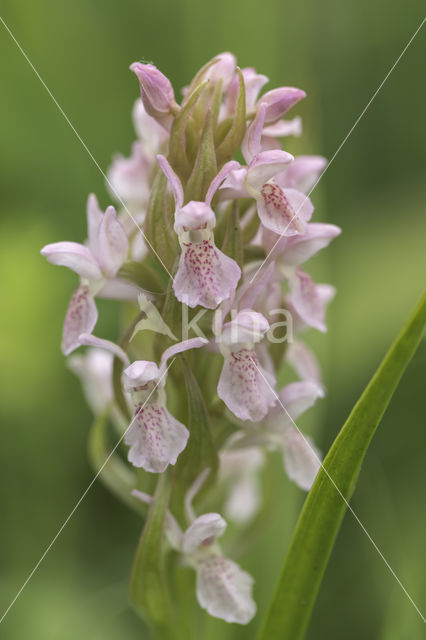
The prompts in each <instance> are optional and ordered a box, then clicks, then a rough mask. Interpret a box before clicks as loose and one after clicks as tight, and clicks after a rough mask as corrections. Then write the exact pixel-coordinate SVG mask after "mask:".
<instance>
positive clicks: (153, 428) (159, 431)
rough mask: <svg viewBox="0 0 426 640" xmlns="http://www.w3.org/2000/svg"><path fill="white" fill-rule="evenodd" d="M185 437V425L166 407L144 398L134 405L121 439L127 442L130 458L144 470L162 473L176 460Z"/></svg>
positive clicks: (185, 441)
mask: <svg viewBox="0 0 426 640" xmlns="http://www.w3.org/2000/svg"><path fill="white" fill-rule="evenodd" d="M188 438H189V431H188V429H187V428H186V427H185V426H184V425H183V424H182V423H181V422H179V421H178V420H176V418H174V417H173V416H172V415H171V414H170V413H169V412H168V411H167V409H166V407H164V406H162V405H159V404H156V403H154V402H152V403H151V402H145V403H141V404H139V405H137V406H136V407H135V416H134V418H133V420H132V422H131V425H130V427H129V428H128V430H127V431H126V435H125V438H124V441H125V443H126V444H127V445H129V446H130V449H129V454H128V459H129V462H131V463H132V464H133V465H134V466H135V467H142V468H143V469H145V471H150V472H152V473H162V472H163V471H165V469H166V468H167V467H168V465H169V464H175V463H176V460H177V458H178V456H179V454H180V453H181V452H182V451H183V450H184V449H185V447H186V443H187V441H188Z"/></svg>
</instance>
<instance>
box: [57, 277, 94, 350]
mask: <svg viewBox="0 0 426 640" xmlns="http://www.w3.org/2000/svg"><path fill="white" fill-rule="evenodd" d="M97 320H98V311H97V309H96V305H95V302H94V300H93V298H92V296H91V295H90V293H89V287H88V286H87V285H85V284H81V285H80V286H79V287H78V289H77V290H76V291H75V292H74V293H73V295H72V298H71V300H70V303H69V306H68V311H67V314H66V316H65V322H64V328H63V333H62V352H63V353H64V354H65V355H66V356H67V355H69V354H70V353H71V352H72V351H74V350H75V349H77V348H78V347H79V346H80V342H79V337H80V336H81V334H82V333H92V331H93V329H94V328H95V325H96V322H97Z"/></svg>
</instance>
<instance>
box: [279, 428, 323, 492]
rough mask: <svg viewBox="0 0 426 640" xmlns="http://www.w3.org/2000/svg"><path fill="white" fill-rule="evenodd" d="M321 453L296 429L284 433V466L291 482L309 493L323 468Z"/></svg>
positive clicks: (289, 429) (309, 439)
mask: <svg viewBox="0 0 426 640" xmlns="http://www.w3.org/2000/svg"><path fill="white" fill-rule="evenodd" d="M321 458H322V455H321V452H320V451H319V449H317V448H316V447H315V445H314V443H313V441H312V440H311V438H309V437H308V436H304V435H303V434H302V433H300V432H299V431H298V429H295V428H294V427H289V428H288V429H286V431H285V433H284V465H285V469H286V472H287V475H288V477H289V478H290V480H293V482H295V483H296V484H297V485H298V486H299V487H300V488H301V489H304V490H305V491H309V489H310V488H311V486H312V484H313V482H314V480H315V477H316V475H317V473H318V471H319V469H320V467H321Z"/></svg>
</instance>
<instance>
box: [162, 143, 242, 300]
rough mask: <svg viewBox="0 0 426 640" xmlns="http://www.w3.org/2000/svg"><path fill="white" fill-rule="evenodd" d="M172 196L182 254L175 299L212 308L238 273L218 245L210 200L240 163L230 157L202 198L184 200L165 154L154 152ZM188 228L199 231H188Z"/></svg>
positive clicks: (229, 293) (230, 288)
mask: <svg viewBox="0 0 426 640" xmlns="http://www.w3.org/2000/svg"><path fill="white" fill-rule="evenodd" d="M157 159H158V163H159V165H160V167H161V169H162V171H163V172H164V173H165V175H166V177H167V179H168V181H169V184H170V186H171V188H172V191H173V195H174V199H175V205H176V210H175V226H174V228H175V231H176V233H177V234H178V236H179V243H180V246H181V249H182V251H181V254H180V258H179V265H178V269H177V272H176V275H175V278H174V281H173V289H174V292H175V295H176V297H177V299H178V300H179V301H180V302H183V303H185V304H186V305H188V306H189V307H196V306H197V305H201V306H202V307H205V308H207V309H215V308H216V307H217V306H218V305H219V304H220V303H221V302H222V301H223V300H226V299H227V298H230V297H232V295H233V293H234V291H235V289H236V287H237V284H238V281H239V279H240V277H241V269H240V267H239V266H238V264H237V263H236V262H235V260H233V259H232V258H230V257H229V256H227V255H226V254H224V253H223V252H222V251H221V250H220V249H218V248H217V247H216V245H215V242H214V235H213V233H212V229H213V227H214V226H215V224H216V216H215V214H214V212H213V210H212V209H211V206H210V205H211V201H212V199H213V196H214V194H215V193H216V190H217V189H218V188H219V186H220V184H221V182H222V181H223V180H224V179H225V178H226V176H227V175H228V174H229V172H230V171H232V170H233V169H234V168H235V167H237V166H239V165H238V163H237V162H235V161H231V162H228V163H227V164H225V165H224V166H223V167H222V169H221V170H220V171H219V173H218V174H217V176H216V177H215V178H214V179H213V180H212V183H211V185H210V187H209V189H208V190H207V194H206V199H205V201H204V202H197V201H190V202H188V203H187V204H185V205H184V204H183V202H184V194H183V188H182V184H181V182H180V180H179V178H178V177H177V175H176V173H175V172H174V171H173V169H172V167H171V166H170V164H169V163H168V161H167V160H166V158H165V157H164V156H161V155H159V156H157ZM188 230H189V231H191V230H192V231H202V232H201V233H197V234H195V235H194V234H191V233H187V232H188Z"/></svg>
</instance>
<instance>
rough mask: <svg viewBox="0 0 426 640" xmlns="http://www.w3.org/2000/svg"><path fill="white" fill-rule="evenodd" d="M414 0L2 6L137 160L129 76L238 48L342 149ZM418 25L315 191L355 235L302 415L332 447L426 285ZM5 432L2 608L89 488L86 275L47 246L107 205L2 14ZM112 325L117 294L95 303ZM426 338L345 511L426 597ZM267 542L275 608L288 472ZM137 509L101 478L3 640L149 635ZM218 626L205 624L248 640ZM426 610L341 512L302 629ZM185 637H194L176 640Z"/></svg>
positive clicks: (71, 97) (326, 272)
mask: <svg viewBox="0 0 426 640" xmlns="http://www.w3.org/2000/svg"><path fill="white" fill-rule="evenodd" d="M423 10H424V5H423V3H422V2H421V1H418V2H410V1H407V2H405V3H403V4H402V3H393V4H392V3H389V2H386V1H385V0H374V1H373V2H371V1H370V2H366V1H365V0H345V2H340V1H338V0H323V1H322V2H315V1H314V0H306V1H301V2H291V3H290V2H288V1H279V0H263V1H262V2H254V1H253V0H231V1H230V0H216V2H212V3H203V2H200V0H156V1H155V2H142V1H137V0H120V2H118V0H74V2H72V3H71V2H65V0H3V2H2V4H1V12H0V14H1V15H2V17H3V18H4V19H5V21H6V22H7V24H8V25H9V27H10V29H11V30H12V32H13V33H14V35H15V37H16V38H17V40H18V41H19V42H20V43H21V45H22V47H23V49H24V50H25V52H26V53H27V54H28V56H29V58H30V59H31V61H32V62H33V64H34V65H35V67H36V68H37V69H38V70H39V72H40V74H41V76H42V77H43V79H44V81H45V82H46V84H47V86H48V87H49V88H50V89H51V91H52V92H53V94H54V96H55V97H56V99H57V100H58V102H59V103H60V104H61V106H62V107H63V109H64V111H65V112H66V114H67V115H68V117H69V118H70V120H71V121H72V123H73V124H74V126H75V127H76V129H77V130H78V132H79V134H80V135H81V137H82V139H83V140H84V141H85V143H86V144H87V145H88V147H89V148H90V150H91V152H92V153H93V155H94V157H95V158H96V160H97V162H98V163H99V164H100V166H101V167H102V168H103V169H105V168H106V167H107V166H108V164H109V162H110V159H111V154H112V152H114V151H117V150H118V151H121V152H124V153H128V151H129V148H130V144H131V141H132V139H133V137H134V134H133V131H132V125H131V121H130V110H131V107H132V104H133V101H134V99H135V98H136V96H137V84H136V81H135V78H134V77H133V75H132V74H131V73H130V72H129V71H128V66H129V64H130V63H131V62H133V61H134V60H142V59H143V60H150V61H153V62H154V63H155V64H156V65H157V66H158V67H159V68H160V69H161V70H162V71H164V72H165V73H166V74H167V75H168V76H169V77H170V78H171V79H172V81H173V84H174V86H175V88H176V89H177V90H178V89H179V87H181V86H183V85H184V84H186V83H187V82H188V80H189V79H190V78H191V77H192V75H193V74H194V73H195V71H196V70H197V68H198V67H199V66H201V64H203V63H204V62H205V61H206V60H208V59H209V58H211V57H212V56H213V55H215V54H216V53H218V52H220V51H223V50H232V51H233V52H234V53H235V54H236V55H237V57H238V60H239V63H240V65H241V66H248V65H254V66H256V68H257V69H258V70H259V71H260V72H263V73H266V74H267V75H268V76H269V77H270V79H271V85H270V86H271V87H272V86H278V85H283V84H284V85H294V86H299V87H301V88H304V89H305V90H306V91H307V93H308V99H307V100H306V101H304V103H303V104H301V105H300V108H299V106H298V107H297V109H296V111H298V112H299V113H300V114H301V115H302V116H303V119H304V136H303V138H301V139H300V140H297V141H296V142H291V144H289V146H288V150H289V151H294V152H299V153H300V152H303V153H321V154H323V155H325V156H327V157H328V158H330V157H332V156H333V154H334V152H335V151H336V149H337V148H338V147H339V145H340V143H341V142H342V140H343V139H344V137H345V136H346V134H347V133H348V131H349V130H350V128H351V127H352V125H353V124H354V122H355V120H356V119H357V117H358V116H359V114H360V113H361V111H362V109H363V108H364V107H365V105H366V104H367V102H368V100H369V99H370V97H371V96H372V94H373V93H374V91H375V90H376V88H377V87H378V85H379V84H380V83H381V81H382V80H383V78H384V77H385V75H386V73H387V72H388V70H389V69H390V67H391V65H392V64H393V63H394V61H395V60H396V58H397V57H398V55H399V54H400V53H401V51H402V49H403V47H404V46H405V44H406V43H407V42H408V40H409V38H410V37H411V35H412V34H413V33H414V31H415V29H416V28H417V27H418V25H419V24H420V21H421V19H422V17H423V13H424V11H423ZM425 55H426V33H424V32H423V33H422V32H421V33H420V34H419V35H418V36H417V38H416V39H415V40H414V42H413V44H412V46H411V47H410V48H409V50H408V51H407V53H406V54H405V55H404V57H403V59H402V60H401V61H400V63H399V64H398V66H397V67H396V69H395V70H394V72H393V73H392V75H391V76H390V78H389V79H388V81H387V82H386V83H385V85H384V86H383V88H382V90H381V91H380V93H379V94H378V96H377V98H376V99H375V100H374V102H373V104H372V105H371V107H370V108H369V110H368V111H367V113H366V114H365V116H364V117H363V118H362V120H361V121H360V123H359V125H358V126H357V127H356V129H355V130H354V132H353V133H352V135H351V136H350V138H349V140H348V141H347V143H346V144H345V145H344V147H343V148H342V150H341V151H340V153H339V154H338V156H337V158H336V160H335V161H334V162H333V163H332V165H331V166H330V169H329V170H328V172H327V174H326V175H325V176H324V178H323V180H322V181H321V184H320V186H319V187H318V188H317V189H316V191H315V193H314V194H313V199H314V202H315V204H316V207H317V209H316V214H315V215H316V219H317V220H323V221H327V222H332V223H335V224H338V225H340V226H341V227H342V228H343V234H342V236H341V237H340V238H339V239H338V240H336V241H335V243H334V244H333V245H332V247H331V248H330V249H329V250H327V252H325V253H324V255H323V256H320V257H318V258H316V259H314V260H313V261H312V265H311V266H310V269H309V270H310V271H311V273H312V274H313V275H314V276H315V277H316V278H317V279H320V280H321V279H324V280H328V281H330V282H332V283H333V284H334V285H336V287H337V289H338V295H337V297H336V299H335V301H334V302H333V304H332V305H331V308H330V312H329V332H328V334H327V336H313V337H312V341H313V343H315V347H316V349H317V350H318V352H319V353H320V354H321V359H322V362H323V364H324V370H325V372H324V376H325V380H326V384H327V387H328V396H327V399H326V400H325V401H323V402H322V403H321V405H319V406H318V407H317V408H316V409H315V410H314V411H313V412H311V415H310V416H307V419H306V420H304V421H301V426H307V427H309V428H310V429H311V430H312V432H314V433H315V438H316V441H317V442H318V443H319V445H320V446H321V448H322V449H323V450H324V451H325V450H327V448H328V446H329V445H330V443H331V442H332V440H333V438H334V437H335V435H336V433H337V432H338V429H339V427H340V426H341V424H342V422H343V420H344V418H345V417H346V415H347V413H348V411H349V409H350V408H351V406H352V405H353V403H354V401H355V400H356V398H357V397H358V395H359V394H360V392H361V390H362V388H363V386H364V385H365V384H366V382H367V381H368V379H369V377H370V375H371V374H372V372H373V371H374V368H375V367H376V365H377V364H378V362H379V360H380V358H381V356H382V354H383V353H384V351H385V349H386V348H387V346H388V344H389V343H390V341H391V339H392V338H393V336H394V335H395V334H396V332H397V331H398V329H399V327H400V326H401V324H402V323H403V321H404V319H405V318H406V317H407V316H408V314H409V312H410V309H411V308H412V307H413V305H414V304H415V301H416V299H417V297H418V295H419V293H420V291H421V289H422V286H423V285H424V273H425V266H426V265H425V255H424V254H425V237H426V218H425V215H424V214H425V205H424V203H425V196H426V186H425V181H424V176H425V167H426V128H425V117H424V114H425V104H426V85H425V83H424V64H425ZM0 64H1V78H2V79H1V88H0V96H1V99H0V145H1V153H0V194H1V199H0V211H1V222H0V265H1V267H0V273H1V282H2V289H1V293H2V295H1V299H2V314H1V325H2V326H1V331H0V345H1V347H0V354H1V368H0V371H1V376H2V383H1V386H0V393H1V405H0V412H1V443H2V446H1V448H0V469H1V483H0V500H1V502H0V508H1V517H2V522H1V527H0V555H1V563H0V566H1V569H0V601H1V609H2V610H4V609H6V607H7V606H8V605H9V603H10V602H11V601H12V599H13V598H14V596H15V594H16V593H17V591H18V589H19V588H20V587H21V585H22V584H23V583H24V581H25V580H26V578H27V577H28V575H29V573H30V571H31V570H32V568H33V567H34V565H35V564H36V562H37V561H38V560H39V558H40V556H41V555H42V553H43V552H44V550H45V549H46V547H47V545H48V544H49V543H50V541H51V540H52V538H53V536H54V535H55V534H56V532H57V531H58V529H59V527H60V526H61V524H62V523H63V522H64V520H65V518H66V517H67V516H68V514H69V513H70V511H71V509H72V508H73V506H74V505H75V503H76V501H77V500H78V498H79V497H80V496H81V494H82V493H83V491H84V490H85V489H86V487H87V486H88V484H89V483H90V481H91V479H92V477H93V473H92V471H91V469H90V467H89V464H88V460H87V455H86V437H87V432H88V428H89V425H90V421H91V416H90V412H89V410H88V408H87V407H86V406H85V403H84V400H83V399H82V396H81V392H80V388H79V383H78V381H77V380H76V379H75V378H74V377H73V375H72V374H71V373H70V372H69V371H68V370H67V369H66V367H65V363H64V359H63V357H62V355H61V353H60V349H59V344H60V334H61V325H62V320H63V315H64V312H65V309H66V305H67V302H68V299H69V297H70V294H71V292H72V291H73V289H74V287H75V284H76V278H75V277H74V276H73V274H72V273H68V272H67V271H66V270H62V269H58V268H53V267H52V266H51V265H48V264H47V262H45V261H44V260H43V259H42V258H41V256H40V255H39V249H40V247H41V246H42V245H44V244H46V243H48V242H54V241H57V240H62V239H63V240H65V239H66V240H75V241H82V240H83V239H84V237H85V201H86V198H87V194H88V193H89V192H91V191H94V192H95V193H97V194H98V196H99V198H100V201H101V203H102V204H103V205H104V206H105V205H106V204H108V203H109V199H108V195H107V193H106V190H105V187H104V181H103V178H102V175H101V174H100V172H99V171H98V169H97V168H96V166H95V165H94V163H93V162H92V160H91V159H90V158H89V156H88V154H87V153H86V151H84V149H83V148H82V146H81V144H80V142H79V141H78V140H77V138H76V137H75V135H74V133H73V132H72V130H71V129H70V127H69V126H68V125H67V123H66V122H65V120H64V118H63V116H62V115H61V113H60V112H59V110H58V109H57V107H56V106H55V104H54V103H53V101H52V100H51V98H50V97H49V96H48V94H47V93H46V91H45V89H44V88H43V86H42V84H41V83H40V81H39V80H38V79H37V77H36V76H35V74H34V72H33V71H32V70H31V68H30V67H29V65H28V63H27V62H26V61H25V59H24V58H23V56H22V54H21V53H20V52H19V50H18V48H17V46H16V45H15V44H14V43H13V41H12V40H11V38H10V36H9V35H8V34H7V33H6V31H5V29H4V28H3V26H2V25H0ZM101 312H102V313H104V320H103V323H102V329H103V335H108V333H109V334H110V335H111V337H113V335H114V334H113V330H114V326H115V313H114V305H111V303H110V304H105V305H101ZM425 363H426V349H425V346H424V344H423V346H422V347H421V348H420V350H419V352H418V353H417V355H416V357H415V359H414V360H413V362H412V363H411V365H410V367H409V370H408V372H407V374H406V375H405V377H404V379H403V381H402V383H401V385H400V387H399V388H398V390H397V392H396V394H395V397H394V399H393V401H392V403H391V406H390V407H389V409H388V411H387V413H386V414H385V417H384V419H383V422H382V425H381V427H380V429H379V432H378V434H377V436H376V438H375V440H374V442H373V443H372V446H371V449H370V451H369V454H368V457H367V460H366V462H365V464H364V467H363V470H362V473H361V477H360V481H359V485H358V489H357V491H356V493H355V496H354V498H353V508H354V509H355V511H356V513H357V514H358V516H359V517H360V519H361V520H362V522H363V523H364V525H365V527H366V528H367V530H368V531H369V533H370V534H371V536H372V537H373V539H374V540H375V542H376V543H377V545H378V546H379V548H380V549H381V550H382V552H383V554H384V555H385V557H386V558H387V559H388V560H389V562H390V564H391V566H392V567H393V569H394V570H395V572H396V574H397V575H398V576H399V577H400V579H401V580H402V582H403V583H404V585H405V586H406V588H407V590H408V592H409V593H410V595H411V596H412V598H413V599H414V600H415V602H416V603H417V604H418V605H419V606H420V607H421V606H422V603H423V605H424V602H425V600H426V584H425V575H424V566H425V560H424V558H425V553H424V552H425V549H424V539H425V525H426V514H425V509H424V488H425V471H424V459H425V458H424V448H425V444H426V436H425V431H424V426H425V420H424V416H425V409H426V403H425V393H424V391H425V388H424V381H425ZM277 483H278V494H279V496H280V500H279V502H278V505H277V510H276V513H275V515H274V517H273V519H272V521H271V522H270V523H269V525H268V529H267V531H266V532H265V537H264V539H263V540H262V541H260V542H259V543H258V544H257V545H256V547H255V548H254V549H253V551H252V552H251V553H250V554H249V555H248V556H247V557H246V558H244V559H243V560H242V563H243V565H244V566H245V567H246V568H247V569H249V570H250V571H252V572H253V573H254V575H255V576H256V599H257V600H258V602H259V609H260V612H261V613H262V612H263V611H264V608H265V604H266V602H267V599H268V597H269V595H270V593H271V590H272V588H273V585H274V582H275V579H276V576H277V573H278V571H279V566H280V564H281V561H282V559H283V557H284V554H285V551H286V548H287V546H288V542H289V537H290V534H291V531H292V528H293V527H294V524H295V521H296V518H297V513H298V511H299V510H300V505H301V502H302V499H303V494H302V492H300V491H299V490H298V489H296V488H295V487H294V486H293V485H291V484H290V483H289V482H288V480H287V479H286V478H285V477H284V475H283V473H282V472H281V473H278V475H277ZM140 529H141V522H140V520H139V519H138V518H137V517H136V516H135V515H133V514H132V513H130V512H128V511H127V509H126V508H125V507H123V506H121V505H120V504H119V503H118V502H117V501H116V500H115V499H114V498H113V497H112V496H110V494H109V493H107V491H106V490H104V489H103V487H102V486H101V485H100V484H98V483H96V485H95V486H93V488H92V489H91V491H90V492H89V493H88V495H87V497H86V499H85V500H84V501H83V502H82V504H81V505H80V506H79V508H78V510H77V511H76V513H75V514H74V515H73V517H72V518H71V520H70V522H69V523H68V524H67V526H66V527H65V529H64V531H63V533H62V534H61V536H60V537H59V538H58V540H57V541H56V543H55V544H54V546H53V548H52V549H51V550H50V552H49V553H48V555H47V556H46V558H45V559H44V561H43V562H42V564H41V566H40V568H39V569H38V570H37V571H36V572H35V574H34V576H33V577H32V578H31V580H30V582H29V583H28V585H27V586H26V588H25V590H24V591H23V593H22V594H21V595H20V597H19V598H18V600H17V601H16V603H15V604H14V606H13V608H12V609H11V610H10V612H9V614H8V616H7V617H6V619H5V620H4V621H3V623H2V624H1V625H0V634H1V637H4V638H5V639H7V640H15V639H17V640H21V639H22V638H32V639H34V640H39V639H40V640H57V639H61V640H71V639H74V638H76V637H81V638H90V639H98V638H102V639H103V640H115V639H118V638H120V639H122V638H126V639H130V640H132V639H133V638H135V639H136V638H146V637H147V635H146V632H145V631H144V628H143V626H141V623H140V622H139V620H138V618H137V617H136V615H135V614H133V612H132V611H131V610H130V607H129V604H128V600H127V579H128V575H129V568H130V565H131V560H132V555H133V551H134V548H135V546H136V543H137V539H138V536H139V533H140ZM258 620H259V617H258V618H257V620H256V621H255V622H254V623H253V625H252V626H251V627H250V628H248V629H247V628H238V627H236V626H234V625H232V626H230V627H229V626H227V625H226V624H225V623H220V622H214V623H213V624H210V623H209V625H208V626H207V627H205V630H204V632H203V638H207V639H211V640H213V639H216V638H218V637H220V638H221V639H222V640H226V639H227V638H231V637H232V638H238V639H240V638H241V639H242V638H252V637H253V634H254V629H255V627H256V624H257V621H258ZM422 633H424V628H423V624H422V622H421V619H420V617H419V616H418V614H417V613H416V611H415V610H414V608H413V607H412V605H411V604H410V602H409V601H408V599H407V598H406V596H405V595H404V593H403V592H402V591H401V589H400V587H399V586H398V584H397V583H396V581H395V579H394V578H393V577H392V575H391V574H390V573H389V571H388V569H387V568H386V566H385V564H384V563H383V561H382V560H381V559H380V557H379V556H378V554H377V552H376V551H375V550H374V548H373V547H372V545H371V543H370V542H369V540H368V539H367V537H366V535H365V534H364V533H363V531H362V530H361V528H360V527H359V525H358V524H357V523H356V522H355V520H354V519H353V518H352V517H351V516H350V515H348V516H347V517H346V519H345V522H344V524H343V528H342V531H341V534H340V536H339V539H338V542H337V545H336V548H335V550H334V553H333V556H332V559H331V562H330V565H329V567H328V570H327V573H326V576H325V579H324V582H323V586H322V589H321V592H320V596H319V598H318V601H317V605H316V608H315V612H314V615H313V619H312V623H311V626H310V630H309V633H308V639H309V640H322V639H333V640H334V639H339V640H340V639H343V638H344V639H345V640H359V639H360V638H362V639H365V640H369V639H370V638H371V639H375V640H411V639H413V640H415V639H417V638H421V637H424V636H422ZM183 640H184V639H183Z"/></svg>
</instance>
